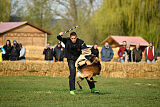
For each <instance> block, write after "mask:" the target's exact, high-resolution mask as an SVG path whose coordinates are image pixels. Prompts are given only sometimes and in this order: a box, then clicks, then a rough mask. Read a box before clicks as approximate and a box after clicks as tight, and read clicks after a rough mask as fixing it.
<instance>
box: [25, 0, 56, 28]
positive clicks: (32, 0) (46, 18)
mask: <svg viewBox="0 0 160 107" xmlns="http://www.w3.org/2000/svg"><path fill="white" fill-rule="evenodd" d="M26 4H27V9H26V10H25V13H26V14H25V16H24V17H23V20H27V21H29V22H31V23H33V24H35V25H37V26H39V27H41V28H44V29H49V28H50V22H51V20H52V18H53V14H52V13H51V3H50V0H29V1H26Z"/></svg>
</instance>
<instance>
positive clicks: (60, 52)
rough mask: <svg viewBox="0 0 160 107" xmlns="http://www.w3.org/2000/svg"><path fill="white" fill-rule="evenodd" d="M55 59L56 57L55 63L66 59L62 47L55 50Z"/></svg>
mask: <svg viewBox="0 0 160 107" xmlns="http://www.w3.org/2000/svg"><path fill="white" fill-rule="evenodd" d="M54 57H55V62H57V61H63V58H64V48H63V47H62V46H61V47H58V46H56V47H55V48H54Z"/></svg>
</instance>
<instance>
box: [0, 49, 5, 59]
mask: <svg viewBox="0 0 160 107" xmlns="http://www.w3.org/2000/svg"><path fill="white" fill-rule="evenodd" d="M5 53H6V51H5V50H4V48H2V47H1V46H0V62H2V54H5Z"/></svg>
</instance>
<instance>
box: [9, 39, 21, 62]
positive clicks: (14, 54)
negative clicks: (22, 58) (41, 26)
mask: <svg viewBox="0 0 160 107" xmlns="http://www.w3.org/2000/svg"><path fill="white" fill-rule="evenodd" d="M20 50H21V48H20V47H19V44H18V43H17V41H16V40H14V41H13V46H12V48H11V56H10V60H11V61H17V60H19V55H20Z"/></svg>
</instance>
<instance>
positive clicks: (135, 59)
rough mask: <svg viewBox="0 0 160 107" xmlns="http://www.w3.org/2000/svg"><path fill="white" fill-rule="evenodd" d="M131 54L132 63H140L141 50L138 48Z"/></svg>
mask: <svg viewBox="0 0 160 107" xmlns="http://www.w3.org/2000/svg"><path fill="white" fill-rule="evenodd" d="M132 52H133V62H140V61H141V59H142V51H141V49H140V48H139V49H138V50H137V49H136V48H134V49H133V50H132Z"/></svg>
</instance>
